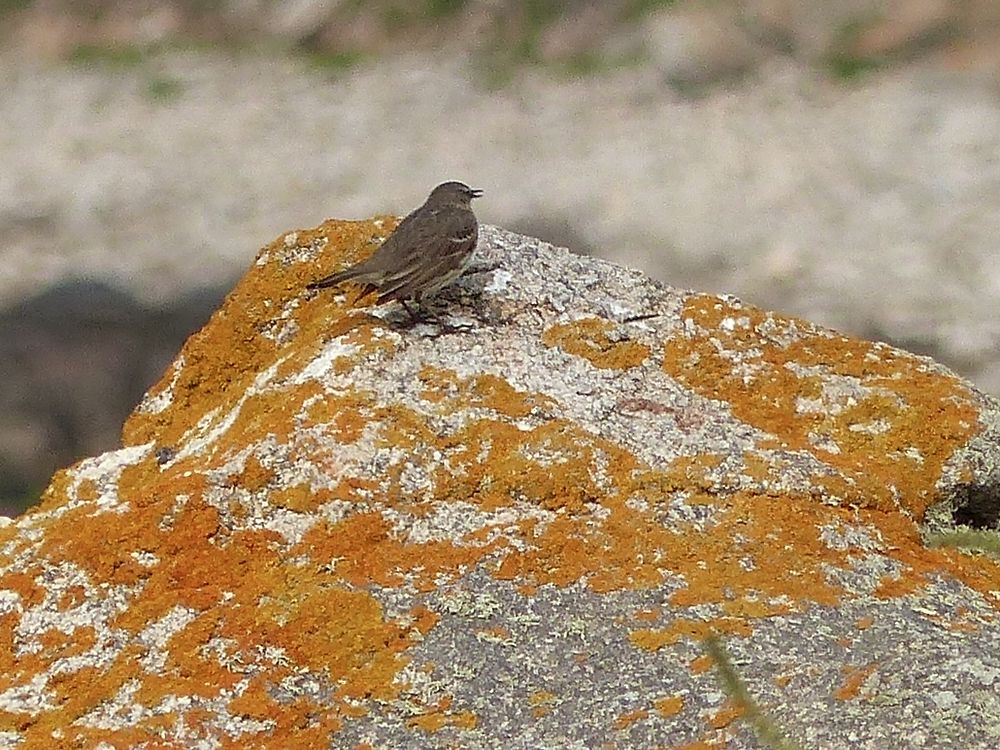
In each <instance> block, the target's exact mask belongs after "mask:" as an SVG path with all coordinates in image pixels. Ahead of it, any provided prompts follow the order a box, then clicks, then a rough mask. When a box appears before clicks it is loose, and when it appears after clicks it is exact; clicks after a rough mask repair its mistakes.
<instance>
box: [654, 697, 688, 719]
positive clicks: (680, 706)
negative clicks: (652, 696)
mask: <svg viewBox="0 0 1000 750" xmlns="http://www.w3.org/2000/svg"><path fill="white" fill-rule="evenodd" d="M653 707H654V708H655V709H656V711H657V713H658V714H660V716H662V717H663V718H665V719H669V718H670V717H671V716H676V715H677V714H679V713H680V712H681V711H683V710H684V696H683V695H668V696H667V697H666V698H660V699H658V700H655V701H653Z"/></svg>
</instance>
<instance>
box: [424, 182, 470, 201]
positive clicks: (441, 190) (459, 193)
mask: <svg viewBox="0 0 1000 750" xmlns="http://www.w3.org/2000/svg"><path fill="white" fill-rule="evenodd" d="M482 194H483V191H482V190H477V189H476V188H470V187H469V186H468V185H466V184H465V183H464V182H455V181H451V182H442V183H441V184H440V185H438V186H437V187H436V188H434V189H433V190H432V191H431V194H430V197H429V198H428V199H427V202H428V203H429V204H431V205H436V206H444V205H454V204H458V205H462V206H468V205H469V204H470V203H471V202H472V199H473V198H478V197H479V196H481V195H482Z"/></svg>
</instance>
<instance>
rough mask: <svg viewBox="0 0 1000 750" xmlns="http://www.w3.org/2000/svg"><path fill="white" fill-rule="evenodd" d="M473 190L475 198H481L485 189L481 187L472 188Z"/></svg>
mask: <svg viewBox="0 0 1000 750" xmlns="http://www.w3.org/2000/svg"><path fill="white" fill-rule="evenodd" d="M471 192H472V197H473V198H481V197H482V195H483V191H482V190H480V189H479V188H472V191H471Z"/></svg>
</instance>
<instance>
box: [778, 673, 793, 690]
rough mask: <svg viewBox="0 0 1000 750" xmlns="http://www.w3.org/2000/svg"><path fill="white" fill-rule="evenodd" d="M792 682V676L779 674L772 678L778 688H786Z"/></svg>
mask: <svg viewBox="0 0 1000 750" xmlns="http://www.w3.org/2000/svg"><path fill="white" fill-rule="evenodd" d="M791 682H792V675H790V674H781V675H778V676H777V677H775V678H774V684H775V685H777V686H778V687H780V688H786V687H788V686H789V685H790V684H791Z"/></svg>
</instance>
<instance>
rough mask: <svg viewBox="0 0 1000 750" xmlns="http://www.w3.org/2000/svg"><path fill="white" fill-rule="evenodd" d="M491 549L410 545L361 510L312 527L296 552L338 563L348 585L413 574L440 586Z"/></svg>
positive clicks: (389, 583) (442, 544)
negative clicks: (444, 579)
mask: <svg viewBox="0 0 1000 750" xmlns="http://www.w3.org/2000/svg"><path fill="white" fill-rule="evenodd" d="M488 551H489V548H488V547H471V546H470V547H462V546H459V545H457V544H455V543H453V542H451V541H428V542H424V543H421V544H408V543H406V542H404V541H401V540H399V539H398V538H396V536H395V535H394V534H393V532H392V529H391V527H390V526H389V523H388V522H387V521H386V519H385V518H383V517H382V515H381V514H379V513H359V514H357V515H354V516H350V517H348V518H345V519H344V520H343V521H341V522H340V523H337V524H332V525H331V524H329V523H319V524H317V525H316V526H314V527H313V528H311V529H310V530H309V531H308V532H307V533H306V534H305V536H304V537H303V539H302V541H301V542H300V543H299V544H298V545H297V546H296V547H295V548H293V550H292V554H303V553H305V554H307V555H308V556H309V557H310V558H311V559H312V560H313V561H314V562H315V563H316V564H317V565H323V566H325V565H332V566H333V567H334V570H335V571H336V574H337V577H338V578H339V579H341V580H343V581H347V582H348V583H352V584H355V585H363V584H368V583H377V584H379V585H382V586H393V585H398V584H400V583H401V582H403V580H404V579H406V578H407V577H412V579H413V581H414V583H415V584H416V585H417V586H421V585H430V584H432V583H435V582H436V583H438V584H440V583H441V582H442V578H441V576H445V575H447V576H449V577H457V575H458V573H459V571H460V570H461V569H463V568H464V567H465V566H468V565H471V564H473V563H474V562H476V561H477V560H478V559H479V558H481V557H482V556H483V555H484V554H486V553H487V552H488Z"/></svg>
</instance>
